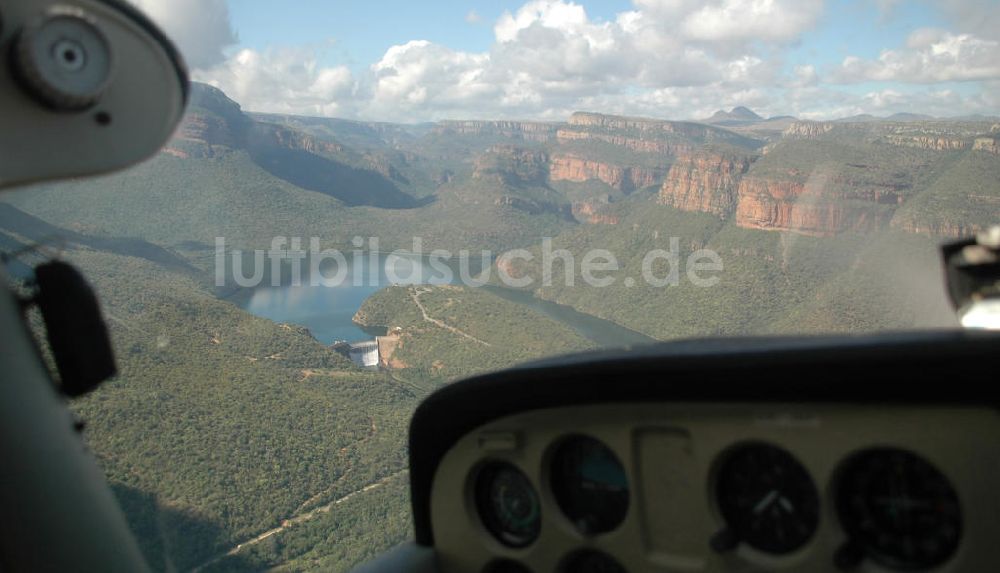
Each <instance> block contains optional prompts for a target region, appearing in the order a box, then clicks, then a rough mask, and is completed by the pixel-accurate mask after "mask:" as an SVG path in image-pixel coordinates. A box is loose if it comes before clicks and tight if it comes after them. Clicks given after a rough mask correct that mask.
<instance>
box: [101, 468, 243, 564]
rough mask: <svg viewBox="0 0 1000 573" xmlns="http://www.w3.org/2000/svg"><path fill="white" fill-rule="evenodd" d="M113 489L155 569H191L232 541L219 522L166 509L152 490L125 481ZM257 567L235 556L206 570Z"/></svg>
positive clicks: (133, 531)
mask: <svg viewBox="0 0 1000 573" xmlns="http://www.w3.org/2000/svg"><path fill="white" fill-rule="evenodd" d="M111 489H112V491H114V494H115V497H117V498H118V504H119V505H120V506H121V508H122V511H123V512H124V513H125V519H126V521H127V522H128V525H129V528H130V529H131V530H132V533H133V534H134V535H135V537H136V541H138V543H139V548H140V549H141V550H142V554H143V555H144V556H145V557H146V562H147V563H148V564H149V567H150V569H152V570H153V571H164V572H166V571H189V570H191V569H192V568H194V567H197V566H199V565H201V564H203V563H205V562H206V561H209V560H210V559H212V558H213V556H215V555H216V554H218V553H219V552H220V548H221V547H225V546H226V544H227V543H229V542H230V540H229V539H228V538H227V537H226V536H225V531H224V529H223V528H222V527H220V526H219V525H217V524H215V523H211V522H209V521H206V520H204V519H201V518H198V517H195V516H193V515H191V514H188V513H184V512H180V511H176V510H173V509H169V508H164V507H162V506H160V505H159V504H158V503H157V502H156V497H155V496H154V495H152V494H150V493H146V492H143V491H140V490H138V489H135V488H133V487H129V486H126V485H122V484H113V485H112V486H111ZM253 569H254V566H253V565H252V564H251V563H250V562H249V561H248V560H246V559H244V558H242V557H240V556H232V557H227V558H226V559H224V560H220V561H219V562H218V563H217V564H216V565H213V566H212V567H210V568H207V569H206V571H207V570H212V571H221V570H227V571H228V570H232V571H247V570H253Z"/></svg>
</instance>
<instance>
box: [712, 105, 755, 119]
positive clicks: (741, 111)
mask: <svg viewBox="0 0 1000 573" xmlns="http://www.w3.org/2000/svg"><path fill="white" fill-rule="evenodd" d="M763 119H764V118H763V117H761V116H759V115H757V114H756V113H754V111H753V110H752V109H750V108H748V107H744V106H742V105H741V106H737V107H734V108H733V109H731V110H730V111H725V110H722V109H720V110H719V111H717V112H715V114H714V115H712V117H710V118H708V121H709V122H712V123H722V122H752V121H763Z"/></svg>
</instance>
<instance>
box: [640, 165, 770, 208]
mask: <svg viewBox="0 0 1000 573" xmlns="http://www.w3.org/2000/svg"><path fill="white" fill-rule="evenodd" d="M751 161H752V158H751V157H749V156H735V155H724V154H716V153H695V154H687V155H682V156H680V157H678V158H677V161H676V163H674V165H673V167H671V168H670V172H669V173H667V177H666V180H665V181H664V182H663V187H662V188H661V189H660V195H659V200H658V201H659V203H660V204H662V205H670V206H671V207H676V208H678V209H682V210H684V211H703V212H706V213H712V214H714V215H718V216H720V217H722V218H728V217H729V216H731V215H732V213H733V212H734V211H735V209H736V189H737V186H738V184H739V181H740V178H741V177H742V176H743V174H744V173H746V172H747V170H749V169H750V163H751Z"/></svg>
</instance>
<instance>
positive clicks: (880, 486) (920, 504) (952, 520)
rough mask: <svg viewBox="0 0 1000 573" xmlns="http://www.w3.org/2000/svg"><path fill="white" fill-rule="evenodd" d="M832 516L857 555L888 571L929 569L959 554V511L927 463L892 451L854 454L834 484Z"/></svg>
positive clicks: (950, 492) (943, 479) (949, 490)
mask: <svg viewBox="0 0 1000 573" xmlns="http://www.w3.org/2000/svg"><path fill="white" fill-rule="evenodd" d="M836 499H837V513H838V514H839V516H840V521H841V524H842V525H843V527H844V531H845V532H846V533H847V536H848V538H849V542H848V544H849V545H850V546H851V547H852V548H853V549H854V550H855V553H856V554H858V555H867V556H868V557H870V558H871V559H873V560H874V561H876V562H878V563H880V564H881V565H884V566H886V567H889V568H893V569H901V570H913V569H932V568H934V567H937V566H939V565H942V564H943V563H945V562H946V561H947V560H948V559H949V558H950V557H951V556H952V555H954V553H955V551H956V550H957V549H958V545H959V541H960V539H961V535H962V510H961V507H960V505H959V502H958V496H957V495H956V494H955V490H954V489H953V488H952V485H951V483H949V481H948V478H946V477H945V476H944V475H943V474H942V473H941V472H940V471H938V469H937V468H935V467H934V466H933V465H931V464H930V462H928V461H926V460H924V459H922V458H920V457H919V456H917V455H915V454H913V453H910V452H907V451H904V450H899V449H894V448H876V449H870V450H865V451H863V452H861V453H859V454H856V455H854V456H853V457H851V458H850V459H848V461H847V462H846V463H845V464H844V466H843V469H842V471H841V472H840V475H839V478H838V480H837V492H836Z"/></svg>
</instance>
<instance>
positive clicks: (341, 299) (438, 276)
mask: <svg viewBox="0 0 1000 573" xmlns="http://www.w3.org/2000/svg"><path fill="white" fill-rule="evenodd" d="M308 266H309V265H308V264H306V265H303V267H304V269H307V268H308ZM449 270H450V271H451V272H440V269H435V268H433V267H432V266H431V265H430V264H429V263H428V261H427V260H426V259H421V258H418V257H401V256H397V255H388V254H375V253H369V254H365V255H363V256H361V257H356V256H353V257H348V258H347V266H346V268H343V269H338V268H337V267H336V265H335V264H334V265H333V266H330V267H324V269H323V275H324V276H325V277H328V278H334V277H337V278H338V279H339V280H338V281H336V282H338V283H339V284H338V285H337V286H323V285H319V284H316V285H313V284H312V282H313V281H310V280H309V276H308V272H307V271H305V270H304V272H303V274H304V276H303V279H302V281H301V283H302V285H301V286H292V285H291V284H290V282H291V281H290V280H287V279H286V280H283V281H281V282H282V283H285V284H282V285H281V286H262V287H257V288H255V289H254V290H253V292H252V294H251V295H250V296H249V297H246V298H245V299H244V302H243V307H244V308H245V309H246V310H247V311H249V312H250V313H252V314H254V315H256V316H260V317H263V318H268V319H270V320H273V321H275V322H283V323H289V324H297V325H300V326H304V327H306V328H308V329H309V331H310V332H312V334H313V336H314V337H316V339H317V340H319V341H320V342H323V343H325V344H330V343H333V342H336V341H347V342H358V341H362V340H371V339H372V338H373V337H374V336H377V335H381V334H384V332H382V331H379V330H367V329H363V328H361V327H360V326H358V325H357V324H355V323H354V322H353V320H352V319H353V317H354V314H355V313H356V312H357V311H358V309H359V308H361V305H362V304H363V303H364V302H365V300H366V299H367V298H368V297H370V296H372V295H373V294H375V293H376V292H378V291H379V290H381V289H382V288H384V287H386V286H389V285H391V284H449V283H456V282H458V281H459V277H460V272H459V269H449ZM477 271H478V269H471V272H472V273H473V274H475V273H476V272H477ZM338 273H339V274H340V276H339V277H338V276H337V275H338ZM466 274H469V273H466ZM483 288H485V289H488V290H489V291H490V292H491V293H493V294H495V295H497V296H499V297H501V298H504V299H506V300H508V301H511V302H514V303H517V304H520V305H523V306H525V307H527V308H530V309H531V310H534V311H536V312H538V313H540V314H542V315H544V316H547V317H549V318H551V319H553V320H555V321H557V322H560V323H562V324H563V325H565V326H567V327H569V328H571V329H573V330H574V331H575V332H577V333H578V334H579V335H581V336H583V337H584V338H587V339H589V340H591V341H593V342H594V343H595V344H597V345H598V346H601V347H613V346H623V345H637V344H645V343H651V342H654V340H653V339H651V338H649V337H647V336H645V335H642V334H639V333H637V332H635V331H632V330H629V329H627V328H624V327H622V326H620V325H618V324H615V323H613V322H610V321H607V320H603V319H600V318H597V317H595V316H592V315H589V314H584V313H581V312H577V311H576V310H574V309H572V308H570V307H568V306H563V305H559V304H555V303H552V302H549V301H545V300H541V299H539V298H536V297H534V296H532V295H531V293H529V292H526V291H515V290H512V289H507V288H501V287H493V286H487V287H483Z"/></svg>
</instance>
